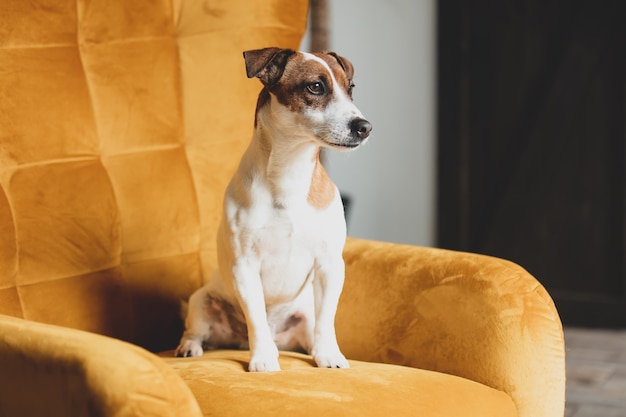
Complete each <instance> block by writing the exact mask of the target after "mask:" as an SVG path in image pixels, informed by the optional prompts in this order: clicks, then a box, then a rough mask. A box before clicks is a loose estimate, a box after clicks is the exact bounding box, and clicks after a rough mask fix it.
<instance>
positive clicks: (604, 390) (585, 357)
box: [565, 328, 626, 417]
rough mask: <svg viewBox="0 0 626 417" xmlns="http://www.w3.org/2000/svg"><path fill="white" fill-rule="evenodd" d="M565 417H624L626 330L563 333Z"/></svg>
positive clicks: (582, 330)
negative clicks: (565, 385)
mask: <svg viewBox="0 0 626 417" xmlns="http://www.w3.org/2000/svg"><path fill="white" fill-rule="evenodd" d="M565 351H566V364H567V393H566V398H567V399H566V410H565V417H626V330H619V331H615V330H588V329H579V328H566V329H565Z"/></svg>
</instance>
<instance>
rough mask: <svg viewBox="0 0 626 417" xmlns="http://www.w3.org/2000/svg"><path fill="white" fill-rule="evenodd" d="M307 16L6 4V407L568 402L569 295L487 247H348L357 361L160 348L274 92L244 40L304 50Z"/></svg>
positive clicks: (345, 329)
mask: <svg viewBox="0 0 626 417" xmlns="http://www.w3.org/2000/svg"><path fill="white" fill-rule="evenodd" d="M307 9H308V4H307V2H306V1H302V0H298V1H295V0H263V1H247V0H214V1H204V0H133V1H125V0H43V1H37V2H29V1H23V0H6V1H3V2H2V3H1V4H0V416H16V415H21V416H38V415H46V416H68V415H72V416H83V415H84V416H151V415H159V416H169V415H172V416H183V415H184V416H195V415H197V416H199V415H234V416H237V415H244V414H245V415H248V414H251V413H252V414H255V415H264V414H265V415H282V414H285V413H288V412H289V413H294V414H297V415H305V416H306V415H319V413H320V412H322V413H324V414H327V415H342V416H343V415H372V416H374V415H385V416H387V415H390V414H392V413H394V414H398V415H422V416H446V415H450V416H452V415H455V416H460V415H463V416H491V415H493V416H503V417H507V416H518V417H537V416H546V417H557V416H562V415H563V407H564V388H565V376H564V369H565V368H564V347H563V334H562V329H561V324H560V320H559V317H558V313H557V311H556V309H555V307H554V304H553V303H552V301H551V299H550V297H549V295H548V294H547V293H546V292H545V290H544V289H543V287H541V285H540V284H539V283H538V281H537V280H536V279H535V278H533V277H532V276H530V275H529V274H528V273H527V272H526V271H524V270H523V269H522V268H520V267H519V266H517V265H514V264H511V263H510V262H507V261H503V260H499V259H494V258H490V257H485V256H479V255H474V254H467V253H459V252H450V251H444V250H438V249H431V248H421V247H414V246H404V245H396V244H392V243H381V242H372V241H365V240H356V239H349V240H348V243H347V246H346V250H345V254H344V255H345V259H346V266H347V268H346V283H345V289H344V292H343V295H342V298H341V300H340V304H339V310H338V314H337V320H336V322H337V323H336V324H337V335H338V339H339V344H340V346H341V348H342V349H343V351H344V353H346V355H347V357H348V358H349V359H350V360H351V362H350V363H351V365H352V368H350V369H346V370H336V369H335V370H326V369H317V368H315V367H314V366H313V365H312V362H311V360H310V358H309V357H307V356H305V355H301V354H293V353H283V354H282V355H281V365H282V366H283V369H284V371H283V372H281V373H278V374H265V375H257V374H249V373H246V372H244V370H245V365H246V361H247V358H248V356H247V352H235V351H214V352H208V353H206V354H205V355H204V356H203V357H201V358H193V359H181V358H172V357H171V355H170V354H171V352H169V353H167V352H166V353H165V354H161V355H160V356H157V355H155V352H160V351H167V350H169V349H172V348H173V347H175V346H176V344H177V342H178V339H179V338H180V335H181V333H182V320H181V318H180V314H179V313H180V302H181V300H184V299H186V298H187V297H188V296H189V295H190V294H191V293H192V292H193V291H194V290H195V289H196V288H198V287H199V286H201V285H202V284H203V283H205V282H206V281H207V280H208V278H209V277H210V274H211V271H212V270H213V269H214V268H215V266H216V254H215V236H216V231H217V224H218V221H219V217H220V214H221V200H222V195H223V192H224V189H225V187H226V184H227V181H228V179H229V178H230V176H231V175H232V173H233V171H234V169H235V167H236V165H237V163H238V161H239V158H240V156H241V154H242V153H243V150H244V149H245V147H246V145H247V143H248V142H249V139H250V137H251V133H252V128H253V123H254V109H255V104H256V97H257V95H258V92H259V90H260V88H261V86H260V84H259V83H258V81H256V80H249V79H247V77H246V74H245V66H244V62H243V58H242V51H244V50H247V49H255V48H262V47H266V46H279V47H291V48H297V46H298V44H299V42H300V39H301V37H302V34H303V32H304V28H305V25H306V16H307ZM340 52H342V53H343V54H345V55H346V56H348V57H349V51H340ZM360 70H361V71H364V70H365V69H360ZM356 71H357V78H358V72H359V68H357V69H356ZM263 404H266V406H263Z"/></svg>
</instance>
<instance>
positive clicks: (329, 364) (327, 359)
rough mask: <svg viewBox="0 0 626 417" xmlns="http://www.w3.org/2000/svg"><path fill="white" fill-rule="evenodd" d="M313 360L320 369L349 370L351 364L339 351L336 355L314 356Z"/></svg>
mask: <svg viewBox="0 0 626 417" xmlns="http://www.w3.org/2000/svg"><path fill="white" fill-rule="evenodd" d="M313 359H315V363H316V364H317V367H318V368H349V367H350V364H349V363H348V361H347V359H346V357H345V356H343V355H342V353H341V352H339V351H337V352H334V353H323V352H322V353H317V354H315V355H313Z"/></svg>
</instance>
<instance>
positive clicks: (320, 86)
mask: <svg viewBox="0 0 626 417" xmlns="http://www.w3.org/2000/svg"><path fill="white" fill-rule="evenodd" d="M306 91H308V92H309V93H311V94H315V95H316V96H321V95H322V94H324V93H325V92H326V86H324V83H323V82H321V81H316V82H314V83H310V84H307V85H306Z"/></svg>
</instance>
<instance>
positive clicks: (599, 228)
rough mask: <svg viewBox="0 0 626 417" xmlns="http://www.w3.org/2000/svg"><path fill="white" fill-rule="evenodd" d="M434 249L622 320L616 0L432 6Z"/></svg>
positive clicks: (620, 8)
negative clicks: (474, 256)
mask: <svg viewBox="0 0 626 417" xmlns="http://www.w3.org/2000/svg"><path fill="white" fill-rule="evenodd" d="M438 7H439V13H438V20H439V21H438V66H439V68H438V75H439V80H438V98H439V103H438V114H439V120H438V132H439V133H438V135H439V137H438V143H439V149H438V151H439V160H438V163H439V166H438V181H439V185H438V190H439V196H438V216H439V218H438V236H439V242H438V246H441V247H444V248H451V249H458V250H465V251H471V252H478V253H485V254H489V255H494V256H498V257H503V258H506V259H510V260H512V261H514V262H517V263H519V264H520V265H522V266H523V267H525V268H526V269H527V270H529V271H530V272H531V273H532V274H533V275H534V276H536V277H537V278H538V279H539V281H541V283H542V284H543V285H544V286H545V287H546V288H547V289H548V291H549V292H550V294H551V295H552V297H553V298H554V300H555V303H556V304H557V308H558V309H559V312H560V314H561V316H562V319H563V322H564V324H566V325H580V326H593V327H624V326H626V262H625V249H626V246H625V238H626V227H625V225H626V215H625V208H626V204H625V201H626V170H625V168H624V166H625V162H626V147H625V145H624V143H625V141H626V135H625V127H626V107H625V99H626V82H625V81H626V59H625V58H626V30H625V28H626V1H623V0H615V1H609V0H598V1H591V0H588V1H579V0H573V1H572V0H568V1H555V0H547V1H546V0H531V1H522V0H516V1H510V0H493V1H486V0H442V1H440V2H439V3H438Z"/></svg>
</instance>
